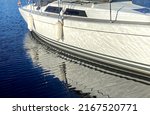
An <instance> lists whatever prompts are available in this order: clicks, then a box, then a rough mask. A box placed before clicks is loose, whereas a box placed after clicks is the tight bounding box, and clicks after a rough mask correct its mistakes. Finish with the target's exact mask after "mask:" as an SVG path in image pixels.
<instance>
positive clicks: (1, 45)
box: [0, 0, 150, 98]
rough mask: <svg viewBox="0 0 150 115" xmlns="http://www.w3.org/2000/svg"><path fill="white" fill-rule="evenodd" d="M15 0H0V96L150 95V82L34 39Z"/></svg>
mask: <svg viewBox="0 0 150 115" xmlns="http://www.w3.org/2000/svg"><path fill="white" fill-rule="evenodd" d="M16 3H17V0H0V4H1V7H0V97H67V98H68V97H150V85H149V83H143V82H140V81H138V80H135V79H132V77H126V76H122V75H114V74H111V73H110V72H107V71H105V70H104V69H103V68H93V67H92V66H90V65H87V64H84V63H83V62H81V61H79V60H78V61H77V60H73V59H69V58H67V57H65V56H63V55H60V54H58V53H57V52H54V51H52V50H51V49H49V48H48V47H46V46H45V45H42V44H41V43H39V42H38V41H37V40H36V39H35V38H33V37H32V36H31V34H30V32H29V31H28V30H27V25H26V24H25V22H24V20H23V19H22V17H21V16H20V13H19V11H18V6H17V4H16Z"/></svg>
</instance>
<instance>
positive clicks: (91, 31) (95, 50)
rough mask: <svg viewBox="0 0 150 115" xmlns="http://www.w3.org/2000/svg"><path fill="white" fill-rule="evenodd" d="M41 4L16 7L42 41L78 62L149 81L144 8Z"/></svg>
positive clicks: (118, 0) (107, 1)
mask: <svg viewBox="0 0 150 115" xmlns="http://www.w3.org/2000/svg"><path fill="white" fill-rule="evenodd" d="M43 1H45V2H42V1H40V2H38V4H37V3H31V4H29V5H26V6H23V7H20V8H19V10H20V13H21V15H22V16H23V18H24V19H25V21H26V23H27V24H28V28H29V30H30V31H32V32H33V33H34V34H36V35H37V36H38V37H39V38H40V39H41V40H43V41H45V42H47V43H48V44H50V45H52V46H54V47H57V48H59V49H61V50H64V51H65V52H69V53H72V54H74V55H78V56H81V57H82V58H83V59H85V58H86V59H88V60H92V61H93V62H96V63H101V62H103V63H106V64H110V65H112V66H114V67H117V68H118V69H120V68H121V69H124V70H126V71H132V72H136V73H138V74H141V75H146V76H150V8H149V7H146V6H140V5H136V4H133V3H132V1H131V0H98V1H94V0H93V1H85V0H83V1H79V0H71V1H60V0H58V1H51V2H50V1H49V0H43ZM133 1H134V2H135V0H133ZM139 1H140V0H139ZM145 1H146V0H145Z"/></svg>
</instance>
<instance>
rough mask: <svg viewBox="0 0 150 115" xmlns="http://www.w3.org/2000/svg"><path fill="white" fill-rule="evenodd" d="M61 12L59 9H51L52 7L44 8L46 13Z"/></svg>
mask: <svg viewBox="0 0 150 115" xmlns="http://www.w3.org/2000/svg"><path fill="white" fill-rule="evenodd" d="M61 10H62V8H61V7H60V8H59V7H53V6H48V7H47V8H46V10H45V11H46V12H52V13H60V11H61Z"/></svg>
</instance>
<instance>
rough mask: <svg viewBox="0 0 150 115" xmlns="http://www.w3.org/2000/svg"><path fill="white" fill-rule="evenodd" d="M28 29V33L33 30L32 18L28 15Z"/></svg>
mask: <svg viewBox="0 0 150 115" xmlns="http://www.w3.org/2000/svg"><path fill="white" fill-rule="evenodd" d="M28 29H29V30H30V31H32V30H33V16H32V15H29V16H28Z"/></svg>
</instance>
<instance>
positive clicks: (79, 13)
mask: <svg viewBox="0 0 150 115" xmlns="http://www.w3.org/2000/svg"><path fill="white" fill-rule="evenodd" d="M64 14H66V15H74V16H82V17H87V15H86V13H85V11H83V10H75V9H66V11H65V13H64Z"/></svg>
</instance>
